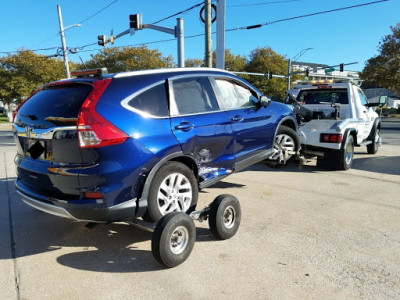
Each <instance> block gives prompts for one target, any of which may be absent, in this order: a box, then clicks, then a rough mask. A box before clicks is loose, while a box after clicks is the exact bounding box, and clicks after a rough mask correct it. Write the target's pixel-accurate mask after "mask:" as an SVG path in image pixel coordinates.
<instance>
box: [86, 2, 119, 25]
mask: <svg viewBox="0 0 400 300" xmlns="http://www.w3.org/2000/svg"><path fill="white" fill-rule="evenodd" d="M117 1H118V0H114V1H113V2H111V3H110V4H108V5H107V6H105V7H103V8H102V9H100V10H99V11H97V12H95V13H94V14H93V15H91V16H89V17H87V18H86V19H85V20H83V21H81V22H79V24H83V23H85V22H86V21H88V20H90V19H91V18H93V17H95V16H97V15H98V14H99V13H101V12H102V11H103V10H106V9H107V8H109V7H110V6H111V5H113V4H114V3H116V2H117Z"/></svg>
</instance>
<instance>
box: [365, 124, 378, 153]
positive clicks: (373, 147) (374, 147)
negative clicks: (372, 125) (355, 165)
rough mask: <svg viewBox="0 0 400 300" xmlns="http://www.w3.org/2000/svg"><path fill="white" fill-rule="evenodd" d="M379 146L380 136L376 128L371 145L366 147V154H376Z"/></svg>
mask: <svg viewBox="0 0 400 300" xmlns="http://www.w3.org/2000/svg"><path fill="white" fill-rule="evenodd" d="M380 144H381V135H380V130H379V128H377V129H376V131H375V134H374V138H373V139H372V144H369V145H367V152H368V154H376V152H378V148H379V146H380Z"/></svg>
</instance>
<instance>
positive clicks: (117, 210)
mask: <svg viewBox="0 0 400 300" xmlns="http://www.w3.org/2000/svg"><path fill="white" fill-rule="evenodd" d="M15 187H16V190H17V193H18V194H19V195H20V196H21V197H22V201H24V202H25V203H26V204H28V205H30V206H32V207H34V208H36V209H38V210H41V211H44V212H46V213H48V214H52V215H55V216H58V217H64V218H68V219H72V220H74V221H82V222H98V223H106V222H117V221H127V220H131V219H133V218H135V213H136V199H132V200H129V201H126V202H123V203H120V204H118V205H114V206H111V207H104V204H103V203H93V204H82V203H80V204H73V203H72V202H74V201H64V200H59V199H53V198H49V197H44V196H42V195H39V194H36V193H34V192H32V191H30V190H29V188H27V187H26V186H25V185H24V184H23V183H21V182H20V181H19V180H18V179H17V181H16V182H15ZM90 200H92V199H90ZM92 201H96V200H92ZM71 203H72V204H71Z"/></svg>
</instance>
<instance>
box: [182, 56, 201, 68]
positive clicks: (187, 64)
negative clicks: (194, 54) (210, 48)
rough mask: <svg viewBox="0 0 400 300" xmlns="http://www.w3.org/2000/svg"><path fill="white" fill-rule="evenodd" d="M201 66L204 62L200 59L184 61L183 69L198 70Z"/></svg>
mask: <svg viewBox="0 0 400 300" xmlns="http://www.w3.org/2000/svg"><path fill="white" fill-rule="evenodd" d="M203 66H204V61H203V60H202V59H200V58H188V59H185V67H187V68H199V67H203Z"/></svg>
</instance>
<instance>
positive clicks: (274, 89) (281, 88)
mask: <svg viewBox="0 0 400 300" xmlns="http://www.w3.org/2000/svg"><path fill="white" fill-rule="evenodd" d="M245 69H246V71H247V72H253V73H264V74H266V73H268V72H272V74H275V75H287V61H286V60H285V58H284V57H283V56H282V55H279V54H277V53H276V52H274V51H273V50H272V49H271V48H270V47H265V48H256V49H255V50H253V51H251V54H250V62H249V63H248V64H247V66H246V68H245ZM246 79H247V80H248V81H249V82H250V83H251V84H253V85H254V86H255V87H257V88H258V89H259V90H260V91H262V92H263V93H264V94H265V95H267V96H270V97H271V98H272V99H273V100H280V101H283V100H284V99H285V92H286V80H285V79H283V78H272V79H268V78H265V77H262V76H247V78H246Z"/></svg>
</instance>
